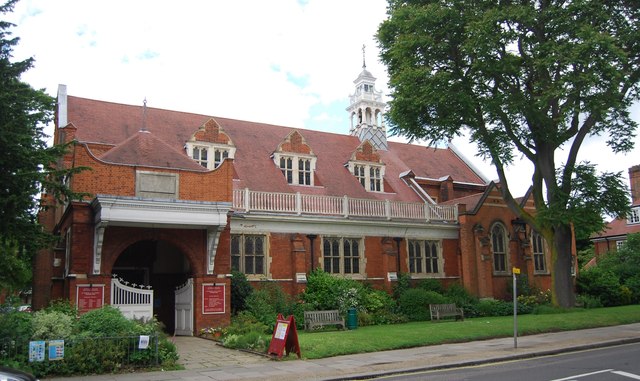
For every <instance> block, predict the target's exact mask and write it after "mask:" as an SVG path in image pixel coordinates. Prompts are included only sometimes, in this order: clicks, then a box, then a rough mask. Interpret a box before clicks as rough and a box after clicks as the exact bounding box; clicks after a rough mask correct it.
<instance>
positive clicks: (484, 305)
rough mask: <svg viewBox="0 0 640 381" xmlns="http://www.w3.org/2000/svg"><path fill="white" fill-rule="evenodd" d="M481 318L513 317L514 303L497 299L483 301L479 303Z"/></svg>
mask: <svg viewBox="0 0 640 381" xmlns="http://www.w3.org/2000/svg"><path fill="white" fill-rule="evenodd" d="M478 315H479V316H509V315H513V303H511V302H505V301H504V300H497V299H482V300H480V302H478Z"/></svg>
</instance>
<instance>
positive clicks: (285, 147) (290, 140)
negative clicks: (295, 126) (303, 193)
mask: <svg viewBox="0 0 640 381" xmlns="http://www.w3.org/2000/svg"><path fill="white" fill-rule="evenodd" d="M272 157H273V162H274V163H275V164H276V165H277V166H278V168H280V171H281V172H282V175H283V176H284V178H285V179H286V180H287V183H288V184H291V185H307V186H313V185H314V184H313V183H314V172H315V170H316V160H317V158H316V155H315V154H314V153H313V150H312V149H311V147H310V146H309V145H308V144H307V142H306V141H305V139H304V137H303V136H302V135H301V134H300V132H298V131H293V132H291V133H290V134H289V135H288V136H287V137H286V138H284V139H283V140H282V142H280V144H278V147H277V148H276V150H275V152H274V153H273V156H272Z"/></svg>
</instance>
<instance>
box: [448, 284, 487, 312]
mask: <svg viewBox="0 0 640 381" xmlns="http://www.w3.org/2000/svg"><path fill="white" fill-rule="evenodd" d="M444 296H445V297H446V298H447V299H449V302H450V303H454V304H455V305H456V307H459V308H462V309H463V310H464V316H465V317H475V316H479V313H478V298H477V297H476V296H474V295H471V293H469V291H467V289H466V288H464V287H463V286H462V285H461V284H459V283H453V284H451V285H450V286H449V287H448V288H447V290H446V291H445V294H444Z"/></svg>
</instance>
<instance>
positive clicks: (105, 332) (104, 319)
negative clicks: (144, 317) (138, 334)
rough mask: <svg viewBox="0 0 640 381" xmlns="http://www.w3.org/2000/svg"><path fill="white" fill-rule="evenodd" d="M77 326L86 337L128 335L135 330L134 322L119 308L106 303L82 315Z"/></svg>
mask: <svg viewBox="0 0 640 381" xmlns="http://www.w3.org/2000/svg"><path fill="white" fill-rule="evenodd" d="M76 327H77V330H78V332H79V333H81V335H82V336H84V337H86V336H89V337H91V336H93V337H115V336H121V335H128V334H129V333H130V332H131V331H133V330H134V322H133V321H131V320H129V319H127V318H126V317H124V315H122V312H120V310H119V309H117V308H115V307H113V306H110V305H106V306H104V307H102V308H98V309H95V310H91V311H89V312H87V313H85V314H83V315H81V316H80V318H79V319H78V322H77V326H76Z"/></svg>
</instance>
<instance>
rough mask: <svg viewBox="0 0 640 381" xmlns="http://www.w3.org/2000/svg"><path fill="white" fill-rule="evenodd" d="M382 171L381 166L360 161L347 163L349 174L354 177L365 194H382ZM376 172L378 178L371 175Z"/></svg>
mask: <svg viewBox="0 0 640 381" xmlns="http://www.w3.org/2000/svg"><path fill="white" fill-rule="evenodd" d="M384 169H385V166H384V165H381V164H373V163H368V162H361V161H350V162H349V172H351V174H352V175H353V176H355V178H356V179H357V180H358V182H359V183H360V185H362V186H363V187H364V189H365V190H366V191H367V192H376V193H384ZM376 170H378V171H379V177H376V176H375V175H372V174H375V171H376ZM363 172H364V173H363Z"/></svg>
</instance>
